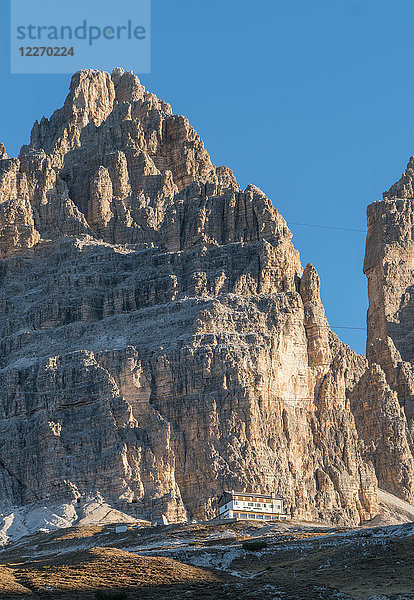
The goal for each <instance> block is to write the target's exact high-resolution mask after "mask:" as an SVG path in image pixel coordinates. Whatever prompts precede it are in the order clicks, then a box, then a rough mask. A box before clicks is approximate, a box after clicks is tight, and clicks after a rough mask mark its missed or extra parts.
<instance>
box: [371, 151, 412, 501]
mask: <svg viewBox="0 0 414 600" xmlns="http://www.w3.org/2000/svg"><path fill="white" fill-rule="evenodd" d="M413 165H414V162H413V158H411V159H410V162H409V163H408V166H407V169H406V171H405V172H404V173H403V175H402V177H401V179H400V180H399V181H398V182H397V183H396V184H395V185H393V186H392V187H391V188H390V190H389V191H388V192H386V193H384V200H383V201H381V202H374V203H373V204H371V205H370V206H369V207H368V235H367V243H366V254H365V263H364V272H365V274H366V276H367V278H368V296H369V309H368V321H367V324H368V332H367V358H368V359H369V361H370V363H372V365H373V367H372V369H373V372H372V376H371V378H368V377H365V379H364V381H363V382H361V386H362V387H361V389H360V392H361V394H363V396H364V398H365V403H368V404H369V405H370V406H375V409H377V408H379V410H380V414H381V418H380V420H379V423H380V426H379V425H375V424H374V425H373V426H371V433H372V432H373V431H374V430H375V432H374V433H373V435H369V436H368V437H369V438H370V441H371V446H372V448H371V449H372V456H373V457H374V461H375V460H376V461H377V462H378V461H379V464H377V475H378V477H379V480H380V482H381V481H382V482H383V486H384V487H385V488H386V489H388V490H389V491H391V492H394V493H397V494H398V495H400V496H402V497H404V498H406V499H408V500H410V501H411V502H413V501H414V460H413V455H414V445H413V437H412V436H413V432H414V410H413V406H414V405H413V401H414V292H413V290H414V245H413V244H414V237H413V234H414V205H413V198H414V196H413V186H412V183H413V175H414V171H413ZM384 411H385V412H384ZM381 428H382V431H381ZM368 429H369V428H368ZM392 432H394V433H392ZM379 438H382V439H383V442H378V439H379ZM375 439H376V440H377V441H375ZM366 441H367V445H369V443H368V439H367V440H366ZM374 446H375V449H374ZM386 448H387V451H386V452H385V449H386ZM384 452H385V454H384ZM382 454H383V455H382Z"/></svg>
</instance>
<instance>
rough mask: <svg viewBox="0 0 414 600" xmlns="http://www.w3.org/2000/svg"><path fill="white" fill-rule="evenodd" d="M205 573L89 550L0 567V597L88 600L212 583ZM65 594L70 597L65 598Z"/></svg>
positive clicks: (169, 561) (127, 554)
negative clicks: (100, 592) (108, 593)
mask: <svg viewBox="0 0 414 600" xmlns="http://www.w3.org/2000/svg"><path fill="white" fill-rule="evenodd" d="M218 581H219V579H218V578H217V577H216V576H215V575H213V574H212V573H211V572H209V571H206V570H204V569H199V568H197V567H192V566H189V565H186V564H183V563H180V562H178V561H176V560H172V559H170V558H161V557H141V556H137V555H136V554H134V553H132V552H124V551H123V550H118V549H116V548H92V549H90V550H88V551H85V552H78V553H76V554H71V555H65V556H63V557H61V558H58V557H57V558H56V559H54V560H47V561H40V560H39V561H32V562H31V563H29V564H25V563H23V564H15V565H12V566H11V568H10V567H7V568H6V567H2V568H1V579H0V587H1V592H0V594H1V595H0V597H1V598H10V597H12V596H10V594H16V593H19V592H21V593H22V592H25V593H32V594H35V596H37V595H39V594H40V595H42V594H45V593H47V594H48V595H49V597H50V594H51V593H52V592H53V598H66V597H68V598H69V597H70V598H74V599H75V598H76V599H77V598H89V597H90V598H93V597H94V592H95V591H96V590H112V591H114V590H129V591H131V592H136V591H137V589H139V588H143V587H145V588H151V587H169V586H174V585H177V584H181V585H183V584H184V585H188V584H199V583H207V584H209V583H217V582H218ZM68 593H70V595H68Z"/></svg>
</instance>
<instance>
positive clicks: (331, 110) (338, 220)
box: [0, 0, 414, 352]
mask: <svg viewBox="0 0 414 600" xmlns="http://www.w3.org/2000/svg"><path fill="white" fill-rule="evenodd" d="M0 1H1V5H2V9H4V10H2V17H1V22H0V44H1V51H0V75H1V95H0V108H1V110H0V141H2V142H3V143H5V145H6V149H7V151H8V153H9V155H16V154H17V153H18V151H19V148H20V146H21V145H22V144H24V143H27V142H28V139H29V133H30V129H31V126H32V124H33V122H34V120H35V119H38V120H40V118H41V117H42V116H43V115H46V116H50V114H51V113H52V112H53V110H55V109H56V108H58V107H60V106H61V105H62V103H63V101H64V98H65V96H66V94H67V89H68V85H69V80H70V76H69V75H10V69H9V47H8V45H9V16H8V8H7V5H8V2H7V0H0ZM69 1H70V0H69ZM119 1H121V0H119ZM413 23H414V2H412V0H395V1H394V2H390V1H389V0H363V1H359V0H306V1H304V0H302V1H300V0H283V1H282V0H256V1H255V2H247V1H246V0H209V1H208V2H205V1H204V0H153V1H152V27H151V35H152V67H151V74H150V75H144V76H142V77H141V79H142V81H143V83H144V84H145V85H146V87H147V88H148V89H149V90H150V91H153V92H155V93H156V94H157V95H158V96H159V97H161V98H163V99H164V100H167V101H168V102H170V104H171V105H172V107H173V110H174V112H176V113H179V114H184V115H186V116H187V117H188V118H189V119H190V122H191V123H192V125H193V126H194V127H195V128H196V129H197V131H198V132H199V134H200V136H201V137H202V139H203V140H204V142H205V145H206V148H207V150H208V151H209V152H210V155H211V157H212V160H213V162H214V163H215V164H218V165H220V164H226V165H227V166H229V167H230V168H231V169H233V171H234V173H235V175H236V177H237V179H238V181H239V182H240V184H241V185H242V186H243V187H244V186H246V185H247V184H248V183H254V184H255V185H257V186H258V187H260V188H261V189H262V190H263V191H264V192H265V193H266V194H267V195H268V196H269V197H270V198H271V199H272V201H273V204H274V205H275V207H276V208H277V210H278V211H279V212H280V213H281V214H282V215H283V216H284V217H285V218H286V219H287V221H288V223H308V224H314V225H319V226H321V225H322V226H331V227H342V228H349V229H357V230H365V227H366V217H365V213H366V206H367V205H368V204H369V203H371V202H373V201H375V200H379V199H381V197H382V192H383V191H384V190H385V189H388V188H389V187H390V186H391V185H392V184H393V183H394V182H395V181H396V180H397V179H398V178H399V176H400V175H401V172H402V171H403V170H404V168H405V165H406V163H407V161H408V158H409V157H410V155H411V154H414V121H413V117H412V113H413V104H414V77H413V67H414V60H413V58H414V41H413V40H414V38H413ZM130 60H131V64H132V66H133V64H134V59H133V57H131V59H130ZM90 66H91V67H93V66H94V65H85V67H90ZM120 66H122V65H120ZM128 66H129V65H128ZM138 74H139V73H138ZM290 227H291V230H292V232H293V234H294V236H293V241H294V244H295V246H296V248H297V249H298V250H299V251H300V254H301V260H302V263H303V265H304V266H305V265H306V264H307V263H308V262H311V263H313V264H314V265H315V267H316V268H317V270H318V272H319V275H320V277H321V280H322V300H323V302H324V305H325V310H326V313H327V317H328V319H329V321H330V323H331V325H332V328H333V329H334V330H336V332H337V333H338V335H339V336H340V337H341V339H343V340H344V341H345V342H347V343H348V344H350V346H351V347H352V348H354V349H356V350H357V351H359V352H364V351H365V331H364V330H363V329H339V328H338V327H339V326H342V327H350V328H352V327H355V328H364V327H365V321H366V309H367V292H366V279H365V276H364V275H363V273H362V263H363V256H364V244H365V235H364V233H361V232H358V231H356V232H353V231H341V230H336V229H325V228H321V227H308V226H304V225H294V224H291V226H290Z"/></svg>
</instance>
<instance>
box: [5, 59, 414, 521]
mask: <svg viewBox="0 0 414 600" xmlns="http://www.w3.org/2000/svg"><path fill="white" fill-rule="evenodd" d="M406 178H408V179H409V178H410V173H408V175H406ZM394 187H395V186H394ZM392 189H393V188H392ZM400 189H404V190H408V191H407V193H409V190H410V189H411V188H410V186H409V184H408V183H404V184H401V185H400V187H399V188H398V190H400ZM390 192H391V191H390ZM396 193H399V192H398V191H397V192H396ZM404 193H405V192H404ZM412 210H413V209H412V202H411V200H407V199H405V200H404V199H392V200H391V199H388V197H387V199H386V200H384V202H380V203H375V204H374V205H372V206H371V207H370V209H369V212H368V218H369V233H368V240H367V256H366V261H365V270H366V273H367V276H368V281H369V294H370V309H369V315H368V329H369V332H368V357H367V359H366V358H365V357H363V356H358V355H357V354H355V352H353V351H352V350H350V348H349V347H348V346H346V345H345V344H344V343H342V342H341V341H340V340H339V339H338V337H337V336H336V335H335V334H334V333H333V332H332V331H331V330H330V328H329V324H328V322H327V320H326V317H325V314H324V309H323V306H322V304H321V301H320V295H319V288H320V282H319V277H318V274H317V272H316V270H315V268H314V267H313V266H312V265H310V264H308V265H307V266H306V268H305V269H304V270H303V268H302V266H301V263H300V259H299V255H298V252H297V251H296V250H295V248H294V247H293V245H292V242H291V237H292V234H291V232H290V231H289V228H288V227H287V225H286V222H285V220H284V219H283V217H282V216H281V215H280V214H279V213H278V212H277V210H276V209H275V208H274V207H273V205H272V203H271V201H270V200H269V199H268V198H267V197H266V196H265V194H264V193H263V192H261V191H260V190H259V189H258V188H256V187H255V186H253V185H249V186H248V187H247V188H246V189H245V190H241V189H240V187H239V185H238V183H237V181H236V179H235V177H234V175H233V173H232V172H231V171H230V170H229V169H228V168H226V167H216V166H215V165H213V164H212V162H211V160H210V157H209V154H208V153H207V151H206V149H205V148H204V145H203V143H202V141H201V139H200V138H199V136H198V134H197V133H196V131H195V130H194V129H193V128H192V127H191V125H190V124H189V122H188V120H187V119H186V118H185V117H182V116H177V115H174V114H173V112H172V110H171V107H170V106H169V105H168V104H166V103H165V102H163V101H161V100H159V99H158V98H157V97H156V96H154V95H153V94H151V93H148V92H146V91H145V89H144V87H143V86H142V85H141V83H140V81H139V79H138V78H137V77H136V76H135V75H134V74H132V73H130V72H124V71H123V70H122V69H115V70H114V71H113V73H112V76H111V75H109V74H108V73H105V72H100V71H92V70H87V71H80V72H78V73H76V74H75V75H74V76H73V78H72V82H71V85H70V91H69V94H68V96H67V99H66V101H65V104H64V106H63V108H61V109H59V110H57V111H56V112H55V113H54V114H53V115H52V116H51V118H50V119H46V118H43V119H42V120H41V121H40V123H37V122H36V123H35V125H34V127H33V130H32V134H31V141H30V144H29V145H28V146H24V147H23V148H22V150H21V152H20V155H19V157H18V158H9V157H8V155H7V153H6V150H5V148H4V146H3V145H0V259H1V260H0V331H1V335H0V432H1V433H0V498H1V503H2V505H3V506H6V505H10V506H11V505H14V506H16V505H26V504H28V503H35V504H36V503H42V504H45V503H46V504H47V503H55V504H56V503H57V502H62V503H72V504H74V505H75V506H76V504H79V503H80V504H82V502H83V501H84V500H85V499H86V498H91V497H94V496H99V497H100V498H102V499H103V500H104V501H105V502H106V503H108V504H109V505H110V506H112V507H114V508H116V509H119V510H122V511H123V512H125V513H127V514H130V515H134V516H136V517H142V518H154V517H157V516H160V515H165V516H166V517H167V518H168V519H169V520H184V519H187V518H191V517H197V518H209V517H211V516H213V514H214V511H215V497H216V496H217V494H219V493H220V492H221V491H222V490H223V488H234V489H241V490H252V489H254V490H259V491H262V492H269V491H276V492H277V493H279V494H281V495H283V496H284V497H285V499H286V504H287V507H288V510H289V512H290V513H291V514H292V515H294V516H295V517H306V518H312V519H324V520H328V521H332V522H336V523H348V524H350V523H351V524H352V523H360V522H362V521H364V520H367V519H370V518H372V517H374V516H375V514H376V513H377V511H378V504H377V485H378V482H379V483H380V484H381V487H383V488H384V489H385V490H387V491H389V492H392V493H395V494H396V495H398V496H400V497H402V498H404V499H406V500H409V501H412V500H414V487H413V486H414V461H413V442H412V437H411V436H412V413H411V410H410V407H411V405H410V399H411V395H412V394H413V391H412V390H413V387H412V386H413V370H412V361H413V360H414V357H413V354H414V351H413V347H412V343H411V342H410V340H411V339H412V335H413V334H412V327H411V325H410V314H412V313H411V312H410V310H411V309H410V306H412V298H413V297H414V296H413V294H412V293H410V285H411V286H412V276H413V269H414V267H413V262H412V243H411V242H412ZM410 211H411V212H410ZM410 253H411V255H410ZM410 256H411V258H410ZM410 282H411V283H410ZM410 336H411V337H410Z"/></svg>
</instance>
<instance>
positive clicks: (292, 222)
mask: <svg viewBox="0 0 414 600" xmlns="http://www.w3.org/2000/svg"><path fill="white" fill-rule="evenodd" d="M288 223H290V224H291V225H302V226H303V227H319V228H320V229H339V230H340V231H355V232H357V233H367V230H366V229H351V228H350V227H336V226H334V225H315V224H314V223H297V222H296V221H288Z"/></svg>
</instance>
